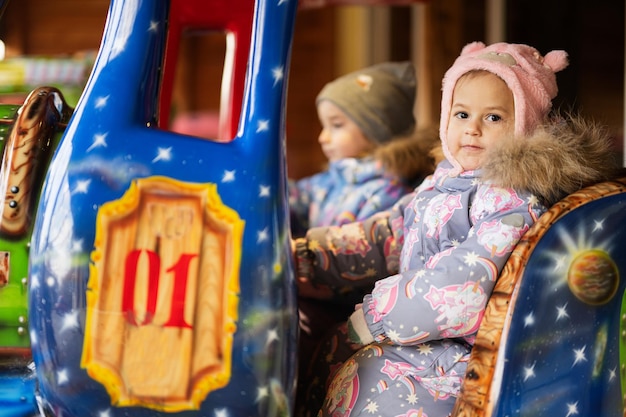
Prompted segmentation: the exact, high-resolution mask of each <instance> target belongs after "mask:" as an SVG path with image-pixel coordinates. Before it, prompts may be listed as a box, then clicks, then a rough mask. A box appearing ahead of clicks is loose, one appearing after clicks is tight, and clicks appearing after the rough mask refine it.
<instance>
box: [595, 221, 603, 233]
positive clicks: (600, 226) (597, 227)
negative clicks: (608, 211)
mask: <svg viewBox="0 0 626 417" xmlns="http://www.w3.org/2000/svg"><path fill="white" fill-rule="evenodd" d="M593 225H594V226H593V231H594V232H595V231H597V230H603V229H604V220H594V221H593Z"/></svg>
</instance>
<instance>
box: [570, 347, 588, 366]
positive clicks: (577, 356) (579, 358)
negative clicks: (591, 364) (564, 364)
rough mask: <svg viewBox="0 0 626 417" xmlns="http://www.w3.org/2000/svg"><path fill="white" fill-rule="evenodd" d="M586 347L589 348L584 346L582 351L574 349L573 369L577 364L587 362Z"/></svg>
mask: <svg viewBox="0 0 626 417" xmlns="http://www.w3.org/2000/svg"><path fill="white" fill-rule="evenodd" d="M586 347H587V346H583V347H582V348H580V349H574V363H573V364H572V367H573V366H574V365H576V364H577V363H579V362H583V361H586V360H587V358H586V357H585V348H586Z"/></svg>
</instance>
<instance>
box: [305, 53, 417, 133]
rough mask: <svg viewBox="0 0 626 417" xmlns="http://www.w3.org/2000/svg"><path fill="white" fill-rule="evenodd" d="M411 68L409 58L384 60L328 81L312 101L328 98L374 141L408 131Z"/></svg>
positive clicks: (411, 119) (410, 128)
mask: <svg viewBox="0 0 626 417" xmlns="http://www.w3.org/2000/svg"><path fill="white" fill-rule="evenodd" d="M415 95H416V79H415V68H414V67H413V64H411V63H410V62H408V61H407V62H384V63H382V64H377V65H373V66H370V67H367V68H364V69H361V70H358V71H354V72H351V73H349V74H346V75H344V76H342V77H339V78H337V79H335V80H334V81H331V82H329V83H328V84H326V85H325V86H324V88H323V89H322V90H321V91H320V93H319V94H318V95H317V99H316V103H318V104H319V103H320V102H321V101H322V100H328V101H331V102H332V103H333V104H335V105H336V106H337V107H339V108H340V109H341V111H343V112H344V113H345V114H346V116H348V117H349V118H350V119H351V120H352V121H353V122H354V123H355V124H356V125H357V126H358V127H359V129H361V131H362V132H363V134H364V135H365V136H366V137H367V138H368V139H369V140H371V141H373V142H375V143H379V144H381V143H386V142H389V141H390V140H392V139H394V138H396V137H399V136H402V135H406V134H409V133H411V132H412V131H413V129H414V127H415V117H414V115H413V105H414V102H415Z"/></svg>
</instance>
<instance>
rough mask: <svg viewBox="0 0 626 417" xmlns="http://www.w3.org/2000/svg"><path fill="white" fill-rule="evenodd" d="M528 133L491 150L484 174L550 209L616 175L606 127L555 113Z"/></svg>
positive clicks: (485, 177) (488, 179) (615, 157)
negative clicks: (549, 122)
mask: <svg viewBox="0 0 626 417" xmlns="http://www.w3.org/2000/svg"><path fill="white" fill-rule="evenodd" d="M554 120H557V122H555V123H552V124H547V125H544V126H542V127H540V128H538V129H536V130H535V132H534V133H533V134H532V135H530V136H529V137H526V138H523V139H519V140H503V141H500V142H499V144H498V145H497V146H496V147H494V148H493V150H492V151H490V155H489V157H488V158H487V160H488V161H489V162H488V163H487V164H486V165H485V166H484V167H483V169H482V171H483V178H484V179H485V180H486V181H490V182H492V183H494V184H497V185H499V186H502V187H511V188H515V189H518V190H525V191H528V192H530V193H532V194H534V195H536V196H537V197H538V198H539V199H540V200H541V202H542V203H543V204H544V205H545V206H546V207H550V206H552V205H553V204H555V203H556V202H558V201H559V200H561V199H562V198H563V197H565V196H567V195H569V194H571V193H573V192H575V191H578V190H579V189H581V188H584V187H586V186H589V185H592V184H594V183H597V182H600V181H605V180H608V179H610V178H612V177H615V176H616V175H617V173H618V169H619V165H618V162H617V155H616V153H615V152H614V151H613V150H612V149H611V147H612V143H611V138H610V135H609V134H608V132H607V130H606V129H605V128H603V127H601V126H599V125H598V124H596V123H594V122H591V121H588V120H585V119H583V118H582V117H580V116H573V115H566V116H559V117H557V118H556V119H554Z"/></svg>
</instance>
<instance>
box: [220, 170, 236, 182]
mask: <svg viewBox="0 0 626 417" xmlns="http://www.w3.org/2000/svg"><path fill="white" fill-rule="evenodd" d="M235 172H237V171H235V170H234V169H233V170H232V171H228V170H226V171H224V175H222V182H233V181H235Z"/></svg>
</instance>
